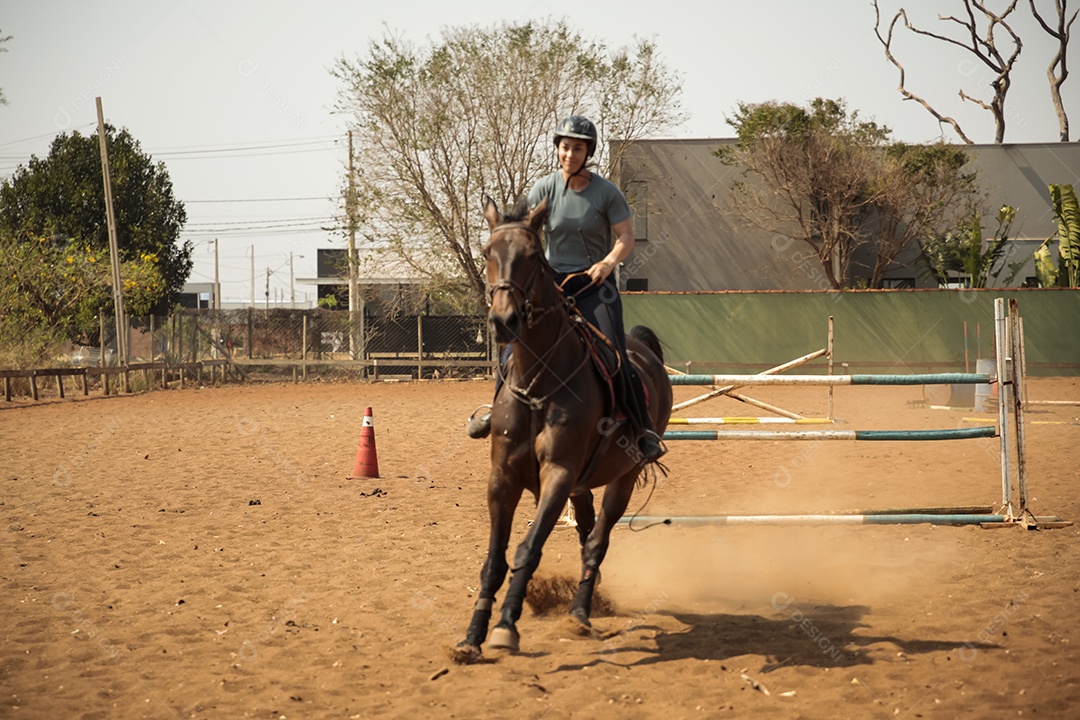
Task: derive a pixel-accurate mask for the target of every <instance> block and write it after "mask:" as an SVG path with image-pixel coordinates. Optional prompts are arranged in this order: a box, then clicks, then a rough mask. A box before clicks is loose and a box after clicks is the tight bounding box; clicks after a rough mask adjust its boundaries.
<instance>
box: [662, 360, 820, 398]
mask: <svg viewBox="0 0 1080 720" xmlns="http://www.w3.org/2000/svg"><path fill="white" fill-rule="evenodd" d="M826 353H828V350H827V349H826V348H822V349H821V350H815V351H814V352H812V353H808V354H806V355H803V356H802V357H799V358H795V359H794V360H790V361H788V362H786V363H784V364H783V365H777V366H776V367H773V368H769V369H768V370H765V371H763V372H762V373H760V375H754V376H751V377H761V376H770V375H774V374H775V373H781V372H784V371H785V370H790V369H791V368H793V367H798V366H799V365H802V364H804V363H807V362H810V361H811V360H815V359H817V358H819V357H821V356H822V355H825V354H826ZM675 372H676V373H679V371H677V370H676V371H675ZM670 377H671V378H672V379H674V378H678V377H708V376H706V375H686V374H673V375H671V376H670ZM737 377H743V376H737ZM672 384H673V385H674V384H685V385H714V386H717V385H722V384H723V383H704V382H699V383H675V382H672ZM743 385H745V383H743ZM738 387H742V385H731V386H730V387H715V388H714V389H713V390H710V391H709V392H707V393H705V394H704V395H699V396H698V397H695V398H690V399H689V400H685V401H683V402H681V403H676V404H675V405H673V406H672V407H671V409H672V410H682V409H683V408H687V407H690V406H691V405H696V404H697V403H699V402H704V401H705V400H709V399H711V398H714V397H718V396H720V395H727V394H729V393H730V392H731V391H732V390H735V389H736V388H738ZM792 414H793V413H792Z"/></svg>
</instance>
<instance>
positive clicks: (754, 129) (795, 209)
mask: <svg viewBox="0 0 1080 720" xmlns="http://www.w3.org/2000/svg"><path fill="white" fill-rule="evenodd" d="M728 122H729V123H731V125H732V126H733V127H734V128H735V129H736V131H737V133H738V138H739V140H738V143H737V144H735V145H728V146H725V147H722V148H721V149H720V150H718V151H717V152H716V154H717V155H718V156H719V157H720V159H721V160H722V161H723V162H724V163H726V164H729V165H732V166H735V167H738V168H741V169H742V170H743V171H744V173H743V174H744V179H742V180H740V181H738V182H736V183H735V185H734V188H733V192H732V205H733V207H734V211H733V214H734V216H735V218H736V220H738V221H739V222H741V223H743V224H746V225H749V226H752V227H756V228H758V229H760V230H764V231H766V232H767V233H770V234H771V235H772V236H773V237H774V238H778V237H780V238H788V239H791V240H795V241H801V242H803V243H805V244H806V245H808V246H809V247H810V248H811V250H812V251H813V252H814V254H815V255H816V256H817V258H818V261H819V262H820V263H821V268H822V271H823V273H824V275H825V277H826V278H828V280H829V282H830V284H831V285H832V287H833V288H835V289H842V288H845V287H851V286H852V285H853V284H854V283H857V282H861V281H859V280H857V279H856V278H855V277H854V276H855V275H856V273H855V272H853V270H854V267H853V266H854V263H855V262H856V261H855V257H856V250H858V249H859V248H861V247H863V246H867V247H868V249H870V250H872V252H873V258H874V259H873V265H872V267H870V268H869V277H866V278H865V279H866V282H867V284H868V285H869V286H870V287H872V288H880V287H881V286H882V284H883V282H884V276H885V272H886V271H887V270H888V269H889V268H890V267H892V266H893V265H894V264H895V263H896V260H897V258H898V257H899V256H900V254H901V253H903V252H905V251H906V250H907V249H908V248H909V247H911V244H912V243H913V242H916V241H917V240H918V239H919V238H921V237H922V236H924V235H926V234H928V233H939V234H940V233H944V232H945V231H946V230H947V229H949V228H950V227H952V226H953V224H954V223H955V222H956V219H957V218H959V217H963V216H964V215H965V214H967V213H968V211H969V208H970V207H972V204H973V202H974V200H975V197H976V192H977V188H976V185H975V175H974V173H970V172H967V171H966V168H965V165H966V163H967V160H968V157H967V154H966V153H965V152H964V151H962V150H959V149H957V148H953V147H950V146H947V145H945V144H944V143H938V144H935V145H929V146H920V145H916V146H909V145H904V144H902V143H893V142H891V141H890V139H889V137H890V132H889V130H888V128H885V127H883V126H881V125H878V124H877V123H875V122H873V121H864V120H860V119H859V117H858V113H857V112H855V111H852V112H850V113H849V112H848V111H847V108H846V107H845V105H844V103H843V102H842V101H837V100H825V99H822V98H817V99H815V100H814V101H813V102H811V103H810V106H809V107H808V108H802V107H799V106H796V105H792V104H790V103H782V104H778V103H762V104H757V105H746V104H740V105H739V109H738V112H737V113H736V114H735V117H733V118H729V119H728ZM862 254H863V253H862V252H860V253H859V255H862Z"/></svg>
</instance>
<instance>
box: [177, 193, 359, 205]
mask: <svg viewBox="0 0 1080 720" xmlns="http://www.w3.org/2000/svg"><path fill="white" fill-rule="evenodd" d="M337 199H339V198H335V197H330V196H328V195H320V196H317V197H291V198H243V199H235V200H184V204H185V205H187V204H188V203H252V202H291V201H294V200H337Z"/></svg>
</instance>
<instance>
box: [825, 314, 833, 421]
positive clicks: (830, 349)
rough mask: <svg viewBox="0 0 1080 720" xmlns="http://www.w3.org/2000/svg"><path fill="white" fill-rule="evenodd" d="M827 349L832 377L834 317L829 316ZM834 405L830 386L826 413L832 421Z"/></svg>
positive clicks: (829, 372) (829, 370) (829, 371)
mask: <svg viewBox="0 0 1080 720" xmlns="http://www.w3.org/2000/svg"><path fill="white" fill-rule="evenodd" d="M825 349H826V350H827V351H828V352H827V353H826V355H825V357H826V359H827V360H828V363H829V369H828V374H829V375H832V374H833V373H832V363H833V316H832V315H830V316H829V338H828V344H827V345H826V346H825ZM832 404H833V389H832V385H830V386H829V405H828V411H827V412H826V413H825V417H827V418H829V419H830V420H832V416H833V412H832V408H833V405H832Z"/></svg>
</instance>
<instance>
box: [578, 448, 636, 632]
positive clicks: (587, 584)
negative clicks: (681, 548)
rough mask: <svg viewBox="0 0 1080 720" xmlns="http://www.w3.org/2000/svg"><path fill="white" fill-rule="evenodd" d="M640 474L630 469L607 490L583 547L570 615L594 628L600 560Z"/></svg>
mask: <svg viewBox="0 0 1080 720" xmlns="http://www.w3.org/2000/svg"><path fill="white" fill-rule="evenodd" d="M637 475H638V470H637V469H634V470H631V471H630V472H629V473H627V474H626V475H623V476H622V477H621V478H619V479H618V480H616V481H615V482H613V483H611V484H609V485H608V486H607V487H606V488H605V489H604V499H603V500H602V501H601V503H600V515H599V517H597V519H596V526H595V527H593V529H592V532H590V533H589V538H588V540H586V541H585V544H584V547H582V549H581V580H580V581H579V582H578V589H577V594H576V595H575V596H574V602H573V604H572V605H571V606H570V615H571V617H573V618H574V619H576V620H577V621H578V622H580V623H581V624H582V625H584V626H585V627H591V623H590V622H589V616H590V615H591V614H592V598H593V591H594V590H595V589H596V581H597V579H598V578H599V577H600V563H602V562H603V561H604V556H605V555H607V551H608V545H609V542H610V538H611V530H612V529H613V528H614V527H615V523H617V522H618V521H619V518H621V517H622V516H623V513H624V512H626V506H627V505H628V504H629V503H630V496H631V494H633V492H634V482H635V481H636V479H637Z"/></svg>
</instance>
